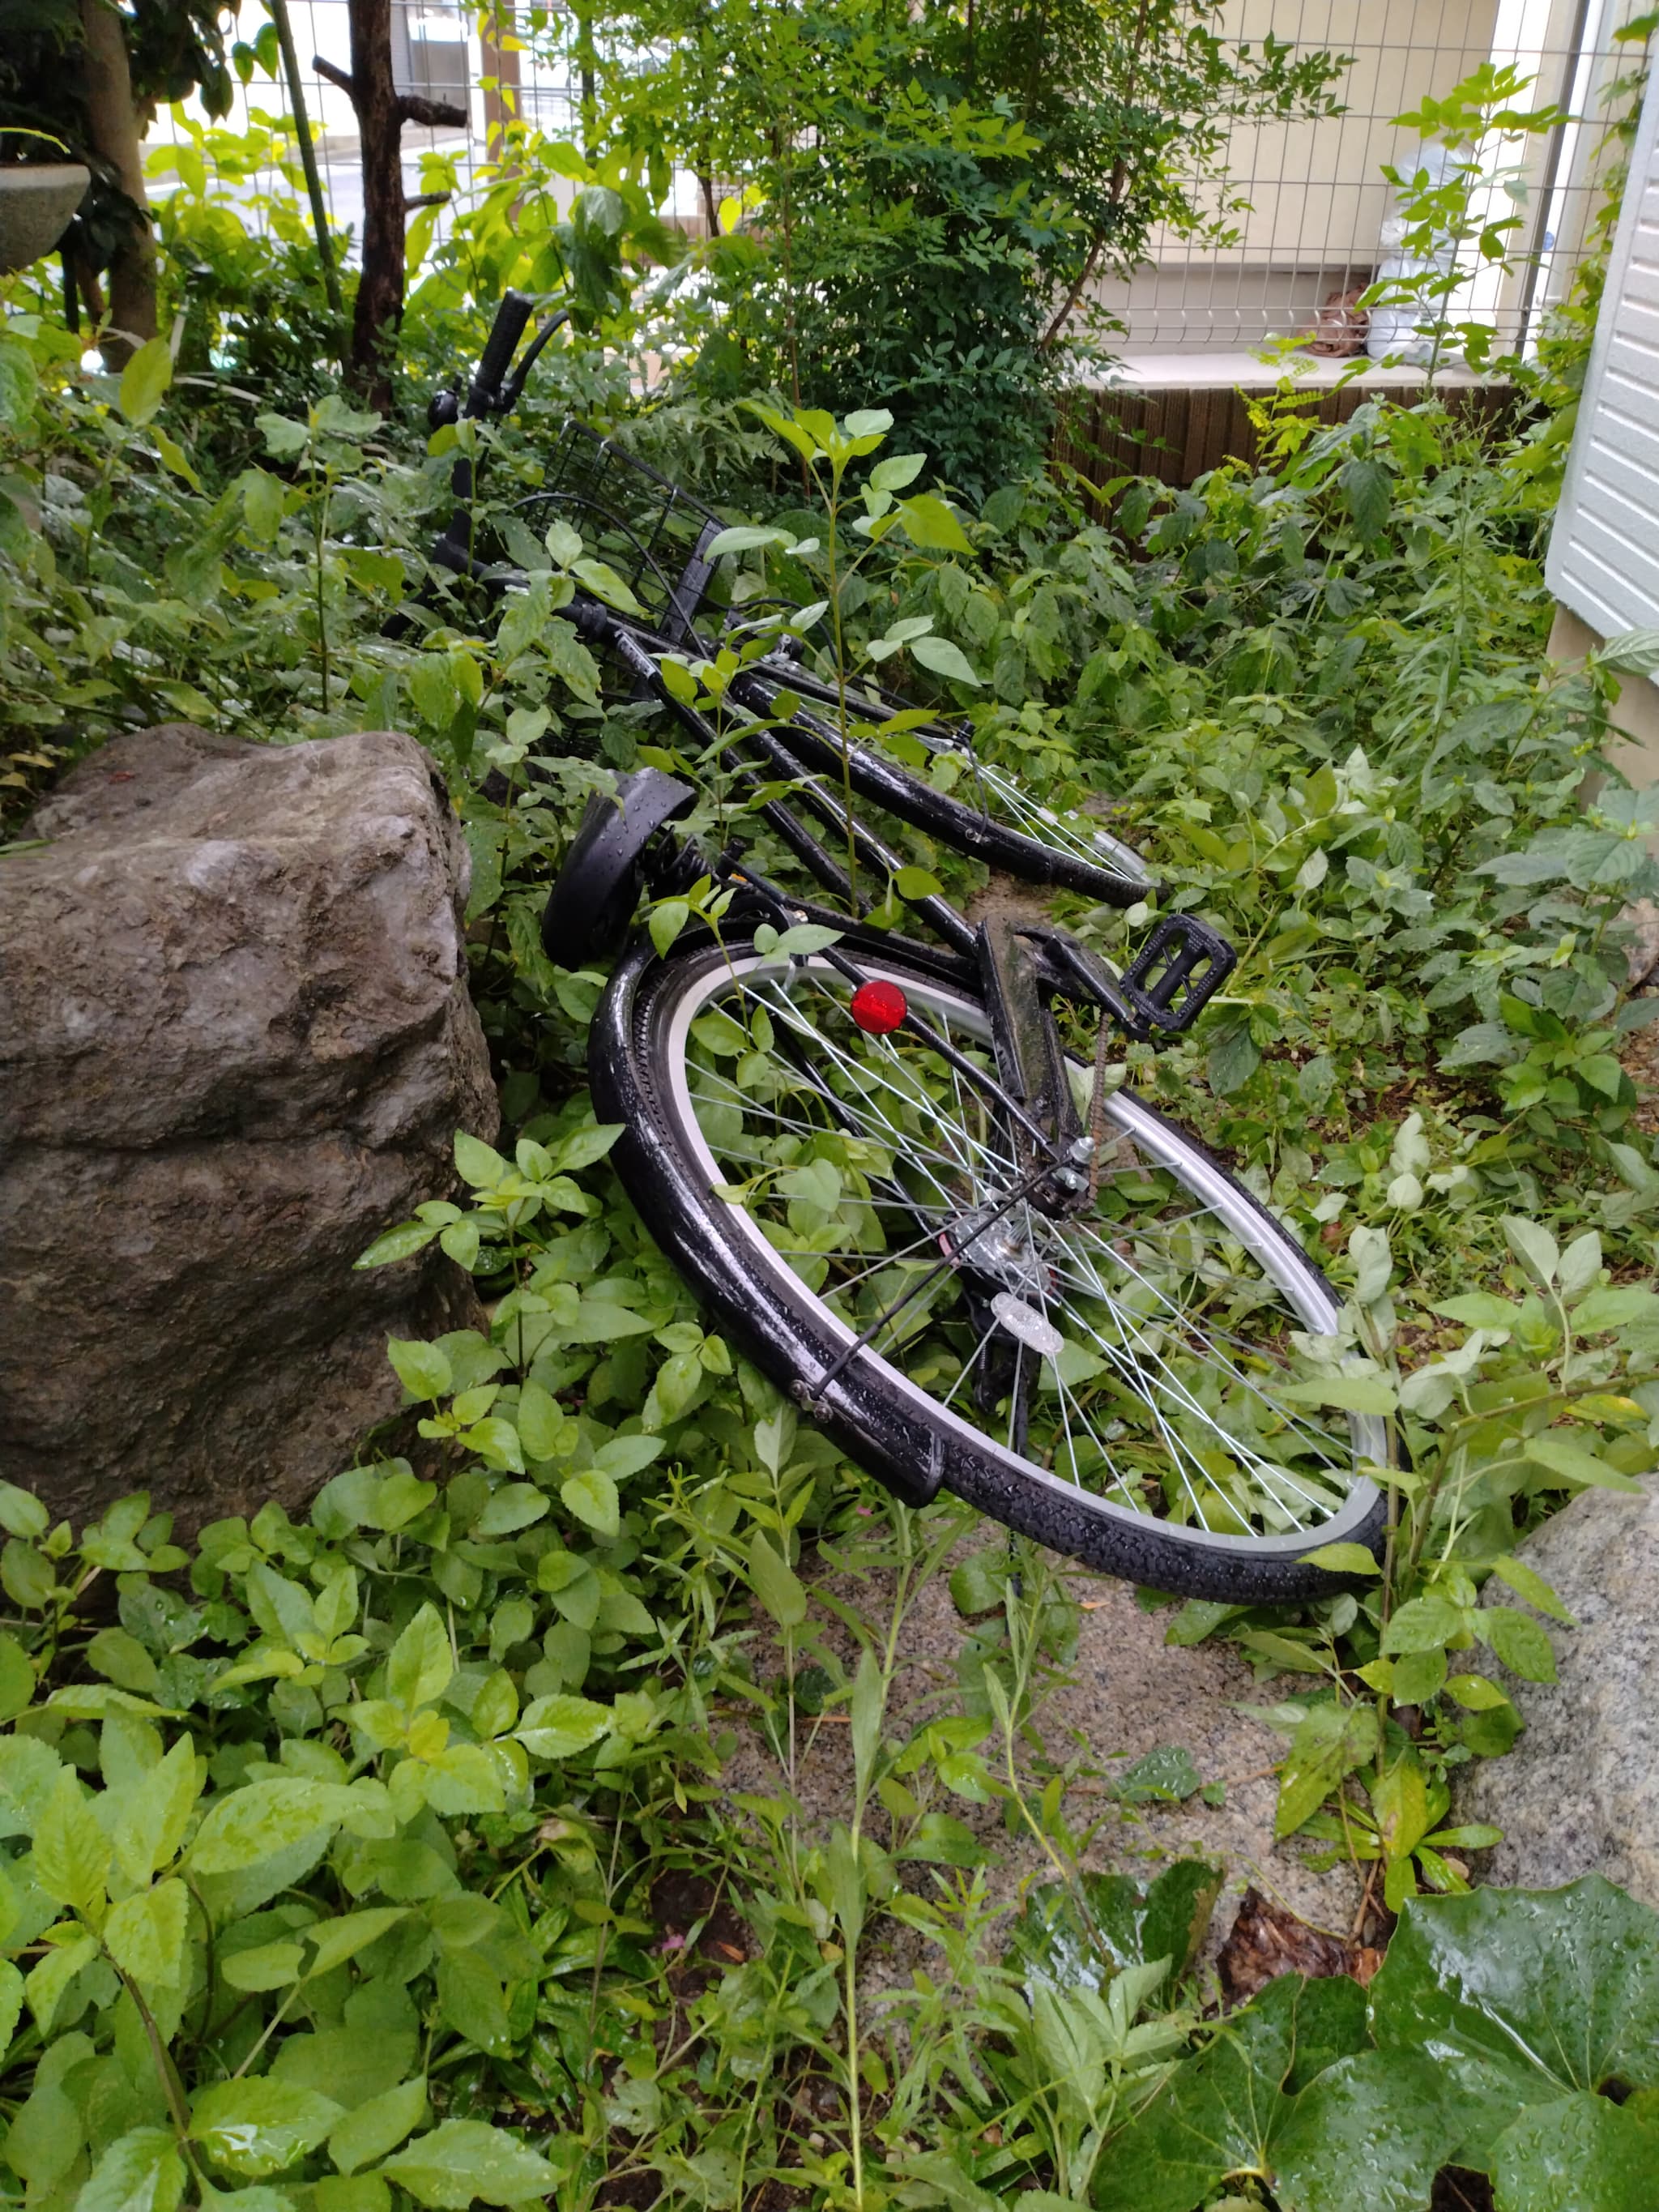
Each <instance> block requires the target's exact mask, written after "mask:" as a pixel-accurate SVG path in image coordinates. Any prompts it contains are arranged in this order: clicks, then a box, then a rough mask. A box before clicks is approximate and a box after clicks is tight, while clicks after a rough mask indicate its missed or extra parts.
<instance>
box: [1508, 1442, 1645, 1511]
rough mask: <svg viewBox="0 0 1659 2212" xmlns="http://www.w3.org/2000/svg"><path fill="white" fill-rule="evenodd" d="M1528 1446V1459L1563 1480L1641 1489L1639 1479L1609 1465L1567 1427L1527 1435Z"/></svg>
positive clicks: (1628, 1490)
mask: <svg viewBox="0 0 1659 2212" xmlns="http://www.w3.org/2000/svg"><path fill="white" fill-rule="evenodd" d="M1525 1450H1526V1455H1527V1457H1528V1459H1529V1460H1533V1461H1534V1462H1536V1463H1537V1465H1538V1466H1540V1467H1542V1468H1548V1470H1549V1472H1550V1473H1551V1474H1558V1475H1559V1476H1560V1478H1561V1480H1563V1481H1564V1482H1577V1483H1582V1484H1583V1485H1584V1486H1585V1487H1586V1488H1587V1489H1591V1490H1622V1491H1624V1492H1626V1493H1628V1494H1631V1495H1638V1494H1639V1493H1640V1491H1641V1487H1642V1486H1641V1484H1640V1483H1639V1482H1636V1481H1634V1480H1632V1478H1631V1477H1630V1476H1629V1475H1627V1474H1620V1472H1619V1470H1618V1468H1613V1467H1609V1466H1608V1465H1607V1462H1606V1460H1604V1459H1601V1458H1600V1457H1599V1456H1598V1455H1596V1454H1595V1452H1593V1451H1591V1450H1590V1449H1589V1446H1588V1444H1584V1443H1580V1442H1579V1440H1578V1438H1577V1437H1576V1436H1574V1435H1573V1434H1572V1433H1571V1431H1568V1430H1565V1429H1553V1430H1551V1431H1549V1433H1548V1434H1547V1435H1546V1436H1541V1437H1528V1438H1527V1440H1526V1444H1525Z"/></svg>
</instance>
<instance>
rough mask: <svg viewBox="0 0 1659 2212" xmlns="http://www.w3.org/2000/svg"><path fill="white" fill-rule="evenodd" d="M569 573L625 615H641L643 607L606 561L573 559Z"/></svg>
mask: <svg viewBox="0 0 1659 2212" xmlns="http://www.w3.org/2000/svg"><path fill="white" fill-rule="evenodd" d="M570 571H571V574H573V575H574V576H579V577H580V579H581V580H582V582H583V583H584V584H586V586H587V588H588V590H589V591H590V592H592V594H593V596H594V598H595V599H603V600H604V601H605V605H607V606H610V607H615V608H617V611H619V612H620V613H622V614H625V615H642V614H643V613H644V612H645V609H644V608H643V607H642V606H641V605H640V603H639V601H638V600H637V599H635V596H634V594H633V592H631V591H630V590H629V587H628V586H627V585H626V584H625V583H624V582H623V579H622V578H621V577H620V576H619V575H618V574H617V572H616V570H615V569H614V568H612V567H611V564H610V562H608V561H586V560H577V561H573V562H571V564H570Z"/></svg>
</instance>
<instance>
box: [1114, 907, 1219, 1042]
mask: <svg viewBox="0 0 1659 2212" xmlns="http://www.w3.org/2000/svg"><path fill="white" fill-rule="evenodd" d="M1237 965H1238V954H1237V952H1236V951H1234V949H1233V947H1232V946H1231V945H1230V944H1229V943H1228V941H1227V939H1225V937H1224V936H1223V935H1222V934H1221V932H1220V931H1219V930H1218V929H1212V928H1211V927H1210V925H1209V924H1208V922H1206V921H1199V919H1198V917H1197V916H1196V915H1190V914H1171V915H1165V916H1164V920H1163V921H1160V922H1159V923H1158V927H1157V928H1156V929H1155V930H1154V931H1153V932H1152V935H1151V936H1150V937H1149V938H1148V939H1147V940H1146V943H1145V945H1142V946H1141V948H1140V950H1139V952H1138V953H1136V955H1135V957H1134V958H1133V960H1132V961H1131V962H1130V963H1129V965H1128V966H1127V968H1126V969H1124V971H1123V975H1122V978H1121V984H1120V987H1121V990H1122V992H1123V994H1124V996H1125V997H1126V998H1127V1000H1129V1002H1130V1004H1131V1005H1132V1006H1133V1007H1134V1010H1135V1012H1137V1013H1138V1014H1139V1015H1140V1017H1141V1018H1142V1019H1143V1020H1144V1021H1145V1022H1146V1023H1147V1024H1150V1025H1151V1026H1152V1027H1153V1028H1156V1029H1160V1030H1186V1029H1190V1028H1191V1027H1192V1025H1193V1024H1194V1022H1195V1021H1196V1020H1197V1019H1198V1018H1199V1016H1200V1014H1201V1013H1202V1012H1203V1011H1204V1009H1205V1007H1206V1006H1207V1005H1208V1004H1209V1002H1210V1000H1212V998H1213V997H1214V996H1215V994H1216V993H1217V992H1218V990H1219V989H1220V988H1221V987H1222V985H1223V984H1224V983H1225V981H1226V980H1227V978H1228V976H1229V975H1231V974H1232V972H1233V970H1234V969H1235V968H1237Z"/></svg>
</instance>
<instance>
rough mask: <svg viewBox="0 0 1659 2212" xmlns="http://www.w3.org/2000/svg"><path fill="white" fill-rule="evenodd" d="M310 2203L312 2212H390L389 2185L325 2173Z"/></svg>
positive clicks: (217, 2211)
mask: <svg viewBox="0 0 1659 2212" xmlns="http://www.w3.org/2000/svg"><path fill="white" fill-rule="evenodd" d="M311 2202H312V2205H313V2212H392V2185H391V2183H390V2182H388V2181H386V2180H385V2179H383V2178H382V2177H381V2176H380V2174H378V2173H325V2174H322V2175H319V2178H318V2179H317V2180H315V2181H314V2182H313V2184H312V2185H311ZM214 2212H222V2208H217V2207H216V2208H214ZM249 2212H252V2208H251V2207H250V2208H249Z"/></svg>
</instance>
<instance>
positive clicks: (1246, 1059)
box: [1205, 1020, 1261, 1098]
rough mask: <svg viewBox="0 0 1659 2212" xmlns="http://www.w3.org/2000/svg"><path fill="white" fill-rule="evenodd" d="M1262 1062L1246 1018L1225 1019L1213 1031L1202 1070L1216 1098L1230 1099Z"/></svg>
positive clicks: (1241, 1088)
mask: <svg viewBox="0 0 1659 2212" xmlns="http://www.w3.org/2000/svg"><path fill="white" fill-rule="evenodd" d="M1260 1066H1261V1053H1260V1052H1259V1051H1258V1050H1257V1049H1256V1043H1255V1038H1254V1037H1253V1036H1251V1035H1250V1024H1249V1021H1248V1020H1246V1021H1230V1022H1227V1023H1225V1024H1223V1025H1222V1026H1221V1027H1220V1028H1218V1030H1216V1031H1215V1033H1214V1035H1213V1036H1212V1038H1211V1041H1210V1048H1209V1052H1208V1054H1206V1060H1205V1073H1206V1077H1207V1079H1208V1081H1209V1085H1210V1088H1211V1090H1212V1091H1214V1093H1215V1095H1216V1097H1218V1098H1231V1097H1232V1095H1233V1093H1234V1092H1235V1091H1242V1090H1243V1088H1244V1085H1246V1084H1247V1083H1248V1082H1249V1079H1250V1078H1251V1077H1252V1076H1253V1075H1254V1074H1255V1072H1256V1070H1257V1068H1258V1067H1260Z"/></svg>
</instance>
